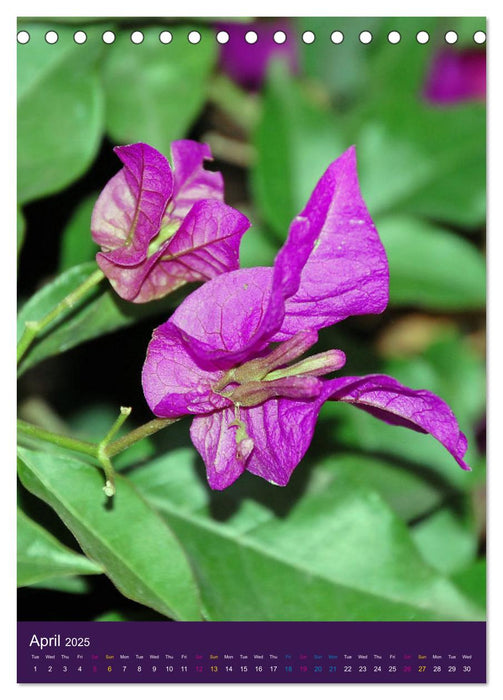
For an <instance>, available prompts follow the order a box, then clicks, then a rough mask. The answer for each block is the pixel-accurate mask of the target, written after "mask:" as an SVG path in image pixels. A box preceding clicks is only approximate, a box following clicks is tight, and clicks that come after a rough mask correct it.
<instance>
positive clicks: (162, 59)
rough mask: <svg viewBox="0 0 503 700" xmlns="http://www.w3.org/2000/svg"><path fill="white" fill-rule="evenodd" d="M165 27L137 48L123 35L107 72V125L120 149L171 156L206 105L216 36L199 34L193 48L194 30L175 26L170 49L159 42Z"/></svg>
mask: <svg viewBox="0 0 503 700" xmlns="http://www.w3.org/2000/svg"><path fill="white" fill-rule="evenodd" d="M163 29H164V27H161V26H159V27H150V28H146V29H143V28H142V32H143V34H144V40H143V42H142V43H141V44H134V43H133V42H132V41H131V39H130V36H129V32H127V31H124V32H121V33H120V34H119V35H118V36H117V39H116V41H115V42H114V44H112V45H111V46H110V47H109V49H108V51H109V54H108V56H107V59H106V61H105V64H104V67H103V84H104V88H105V95H106V124H107V130H108V133H109V134H110V136H111V138H112V139H113V140H114V141H117V142H118V143H135V142H137V141H145V142H147V143H149V144H150V145H151V146H154V147H155V148H157V149H159V150H160V151H161V152H162V153H164V154H165V155H166V156H169V154H170V144H171V142H172V141H173V140H175V139H180V138H182V137H183V136H185V135H186V134H187V132H188V130H189V128H190V126H191V125H192V124H193V122H194V121H195V119H196V118H197V116H198V114H199V112H200V110H201V108H202V107H203V105H204V102H205V100H206V95H207V89H208V78H209V75H210V73H211V71H212V69H213V67H214V64H215V61H216V57H217V44H216V42H215V39H214V36H213V33H212V32H211V31H208V30H206V29H204V28H199V30H198V31H199V32H200V34H201V41H200V42H199V43H198V44H191V43H190V42H189V41H188V40H187V35H188V33H189V32H190V30H191V29H192V27H190V26H173V27H170V31H171V33H172V35H173V39H172V41H171V42H170V43H169V44H163V43H162V42H160V41H159V34H160V33H161V31H162V30H163Z"/></svg>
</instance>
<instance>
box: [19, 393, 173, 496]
mask: <svg viewBox="0 0 503 700" xmlns="http://www.w3.org/2000/svg"><path fill="white" fill-rule="evenodd" d="M130 413H131V409H130V408H124V407H121V413H120V415H119V417H118V418H117V420H116V421H115V423H114V424H113V425H112V427H111V428H110V430H109V431H108V433H107V434H106V436H105V437H104V438H103V440H101V442H99V443H98V444H96V443H92V442H86V441H84V440H77V439H76V438H71V437H67V436H66V435H59V434H58V433H52V432H51V431H50V430H44V428H39V427H38V425H33V424H32V423H27V422H26V421H24V420H18V422H17V428H18V432H19V433H22V434H23V435H27V436H28V437H32V438H36V439H38V440H43V441H44V442H50V443H52V444H53V445H57V446H58V447H63V448H65V449H67V450H72V451H73V452H80V453H81V454H85V455H88V456H89V457H94V458H95V459H96V460H98V462H99V463H100V464H101V466H102V467H103V470H104V472H105V479H106V484H105V486H104V488H103V490H104V491H105V493H106V495H107V496H109V497H110V496H113V495H114V493H115V483H114V475H115V472H114V469H113V466H112V462H111V461H110V458H111V457H115V455H118V454H119V453H120V452H124V450H127V449H128V447H131V446H132V445H134V444H135V443H136V442H139V441H140V440H143V439H144V438H146V437H148V436H149V435H154V433H157V432H159V430H162V429H163V428H166V427H167V426H168V425H172V424H173V423H176V422H177V421H179V420H180V418H154V419H153V420H151V421H149V422H148V423H144V424H143V425H140V426H139V427H138V428H136V429H135V430H131V432H129V433H127V434H126V435H124V437H121V438H118V439H117V440H114V441H113V442H110V440H111V439H112V437H113V436H114V435H115V434H116V433H117V431H118V430H119V428H120V427H121V425H122V424H123V423H124V421H125V420H126V418H127V417H128V416H129V414H130Z"/></svg>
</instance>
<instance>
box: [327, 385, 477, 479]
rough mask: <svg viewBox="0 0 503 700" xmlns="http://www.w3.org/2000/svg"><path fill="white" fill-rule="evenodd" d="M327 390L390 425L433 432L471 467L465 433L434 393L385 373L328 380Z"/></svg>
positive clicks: (461, 462)
mask: <svg viewBox="0 0 503 700" xmlns="http://www.w3.org/2000/svg"><path fill="white" fill-rule="evenodd" d="M324 394H325V397H326V398H330V399H331V400H332V401H344V402H345V403H351V404H353V405H354V406H356V407H357V408H362V409H363V410H365V411H367V412H368V413H371V414H372V415H373V416H375V417H376V418H380V419H381V420H383V421H385V422H386V423H389V424H390V425H399V426H403V427H405V428H410V429H412V430H416V431H417V432H420V433H429V434H430V435H433V437H434V438H436V439H437V440H438V441H439V442H441V443H442V445H443V446H444V447H445V448H446V449H447V450H448V451H449V452H450V453H451V454H452V456H453V457H454V459H455V460H456V462H457V463H458V464H459V466H460V467H462V468H463V469H466V470H468V471H469V470H470V467H469V466H468V465H467V464H466V462H465V461H464V460H463V457H464V455H465V452H466V450H467V446H468V445H467V440H466V437H465V436H464V435H463V433H462V432H461V431H460V429H459V426H458V423H457V420H456V417H455V416H454V414H453V412H452V411H451V409H450V408H449V406H448V405H447V404H446V403H445V402H444V401H442V399H440V398H439V397H438V396H435V394H431V393H430V392H429V391H416V390H414V389H409V388H408V387H406V386H403V385H402V384H400V383H399V382H397V380H396V379H393V377H388V376H386V375H384V374H371V375H368V376H365V377H342V378H340V379H331V380H329V381H327V382H325V388H324Z"/></svg>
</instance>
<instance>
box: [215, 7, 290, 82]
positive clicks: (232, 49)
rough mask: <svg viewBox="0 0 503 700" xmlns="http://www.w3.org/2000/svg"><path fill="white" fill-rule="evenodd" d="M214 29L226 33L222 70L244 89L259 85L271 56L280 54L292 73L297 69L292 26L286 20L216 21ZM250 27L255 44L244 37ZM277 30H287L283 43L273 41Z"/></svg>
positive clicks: (221, 63) (276, 56)
mask: <svg viewBox="0 0 503 700" xmlns="http://www.w3.org/2000/svg"><path fill="white" fill-rule="evenodd" d="M217 29H219V30H224V31H226V32H228V34H229V41H228V42H227V43H226V44H222V46H221V48H220V65H221V67H222V70H223V71H225V72H226V73H227V75H229V76H230V77H231V78H232V79H233V80H235V81H236V82H237V83H238V84H239V85H241V86H242V87H244V88H245V89H246V90H258V89H259V88H260V87H261V85H262V83H263V81H264V79H265V76H266V74H267V66H268V64H269V61H270V60H271V59H272V58H282V59H283V60H284V61H285V62H286V64H287V66H288V68H289V69H290V71H291V72H292V73H296V72H297V71H298V55H297V45H296V43H295V39H294V38H293V35H294V33H293V30H292V27H291V25H290V24H289V23H288V22H287V21H286V20H284V19H281V20H273V21H267V20H262V21H256V22H251V23H247V24H242V23H238V22H219V23H218V25H217ZM249 31H254V32H256V33H257V36H258V39H257V42H256V43H255V44H249V43H248V42H247V41H246V40H245V35H246V33H247V32H249ZM277 31H283V32H284V33H285V34H286V40H285V42H284V43H283V44H278V43H277V42H276V41H274V34H275V32H277Z"/></svg>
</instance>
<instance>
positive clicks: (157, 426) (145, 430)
mask: <svg viewBox="0 0 503 700" xmlns="http://www.w3.org/2000/svg"><path fill="white" fill-rule="evenodd" d="M179 420H180V418H154V419H153V420H151V421H149V422H148V423H144V424H143V425H140V427H139V428H136V429H135V430H132V431H131V432H130V433H127V435H124V437H121V438H119V439H118V440H114V441H113V442H111V443H110V444H109V445H108V447H107V448H106V449H105V453H106V454H107V456H108V457H115V455H118V454H119V453H120V452H124V450H127V449H128V447H131V445H134V444H135V442H139V441H140V440H143V438H146V437H149V435H154V433H157V432H159V430H162V429H163V428H167V427H168V425H172V424H173V423H177V422H178V421H179Z"/></svg>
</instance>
